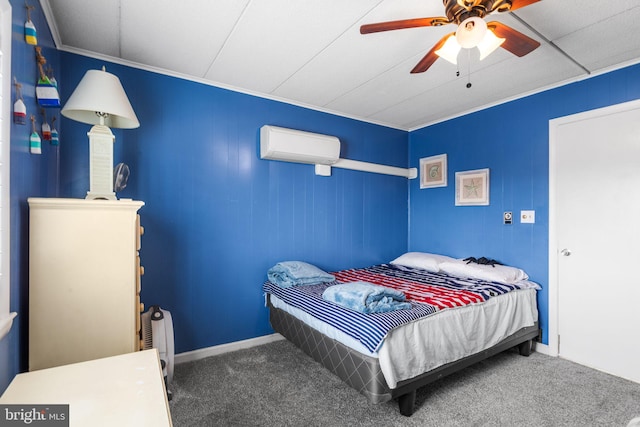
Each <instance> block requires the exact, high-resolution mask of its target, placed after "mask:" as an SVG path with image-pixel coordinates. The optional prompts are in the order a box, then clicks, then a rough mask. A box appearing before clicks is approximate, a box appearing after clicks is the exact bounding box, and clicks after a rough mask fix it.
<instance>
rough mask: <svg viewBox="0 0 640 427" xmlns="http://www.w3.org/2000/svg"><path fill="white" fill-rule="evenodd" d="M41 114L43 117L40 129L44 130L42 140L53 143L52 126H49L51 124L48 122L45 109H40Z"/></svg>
mask: <svg viewBox="0 0 640 427" xmlns="http://www.w3.org/2000/svg"><path fill="white" fill-rule="evenodd" d="M40 114H41V115H42V126H41V127H40V129H41V130H42V139H44V140H45V141H51V126H49V122H48V121H47V113H45V111H44V108H41V109H40Z"/></svg>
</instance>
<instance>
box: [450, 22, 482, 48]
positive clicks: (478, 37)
mask: <svg viewBox="0 0 640 427" xmlns="http://www.w3.org/2000/svg"><path fill="white" fill-rule="evenodd" d="M486 33H487V23H486V22H484V20H483V19H482V18H479V17H477V16H473V17H471V18H467V19H465V20H464V21H462V22H461V23H460V25H458V29H457V30H456V40H457V41H458V43H459V44H460V46H462V47H464V48H465V49H471V48H472V47H476V46H478V44H479V43H480V42H481V41H482V39H483V38H484V36H485V34H486Z"/></svg>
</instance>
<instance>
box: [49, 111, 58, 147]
mask: <svg viewBox="0 0 640 427" xmlns="http://www.w3.org/2000/svg"><path fill="white" fill-rule="evenodd" d="M51 145H60V135H58V130H57V129H56V116H53V117H52V118H51Z"/></svg>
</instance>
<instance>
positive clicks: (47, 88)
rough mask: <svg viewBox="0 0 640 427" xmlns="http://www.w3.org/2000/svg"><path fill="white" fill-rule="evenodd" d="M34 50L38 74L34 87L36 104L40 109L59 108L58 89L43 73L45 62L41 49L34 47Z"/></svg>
mask: <svg viewBox="0 0 640 427" xmlns="http://www.w3.org/2000/svg"><path fill="white" fill-rule="evenodd" d="M35 50H36V61H37V63H38V71H39V72H40V78H39V79H38V84H37V85H36V98H38V104H40V105H41V106H42V107H59V106H60V95H59V94H58V89H57V88H56V86H55V85H54V84H52V83H51V81H50V80H49V77H47V75H46V74H45V73H44V64H46V63H47V60H46V59H45V57H44V56H42V48H41V47H40V46H36V47H35Z"/></svg>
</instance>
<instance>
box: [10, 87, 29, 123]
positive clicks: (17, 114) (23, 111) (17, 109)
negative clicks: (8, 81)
mask: <svg viewBox="0 0 640 427" xmlns="http://www.w3.org/2000/svg"><path fill="white" fill-rule="evenodd" d="M13 85H14V86H15V87H16V98H17V99H16V102H15V103H14V104H13V123H15V124H17V125H26V124H27V106H26V105H25V104H24V100H23V99H22V91H21V88H22V85H21V84H20V83H18V80H17V79H16V78H15V77H14V78H13Z"/></svg>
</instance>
